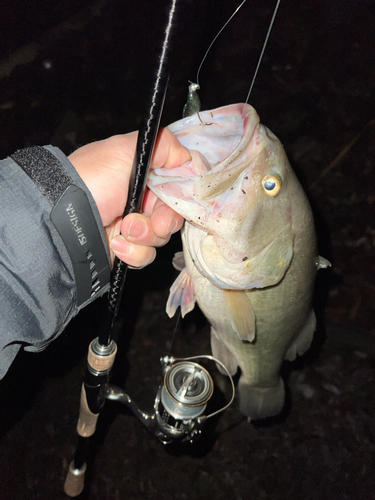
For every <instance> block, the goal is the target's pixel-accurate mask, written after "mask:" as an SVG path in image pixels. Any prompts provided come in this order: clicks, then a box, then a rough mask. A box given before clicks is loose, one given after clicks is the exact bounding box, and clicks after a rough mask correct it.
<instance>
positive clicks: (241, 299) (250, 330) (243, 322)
mask: <svg viewBox="0 0 375 500" xmlns="http://www.w3.org/2000/svg"><path fill="white" fill-rule="evenodd" d="M223 291H224V299H225V305H226V308H227V313H228V315H229V319H230V322H231V325H232V328H233V330H234V331H235V332H236V333H237V334H238V336H239V338H240V340H246V341H247V342H252V341H253V340H254V339H255V315H254V310H253V306H252V305H251V302H250V299H249V297H248V296H247V295H246V292H245V291H244V290H223Z"/></svg>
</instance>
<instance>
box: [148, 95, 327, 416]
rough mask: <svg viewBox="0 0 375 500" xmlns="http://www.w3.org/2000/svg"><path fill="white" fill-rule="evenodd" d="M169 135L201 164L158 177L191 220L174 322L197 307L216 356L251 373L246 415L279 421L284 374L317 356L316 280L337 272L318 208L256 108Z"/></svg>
mask: <svg viewBox="0 0 375 500" xmlns="http://www.w3.org/2000/svg"><path fill="white" fill-rule="evenodd" d="M169 129H170V130H171V131H172V132H173V133H174V134H175V135H176V136H177V138H178V139H179V140H180V142H181V143H182V144H183V145H185V146H186V147H188V148H189V149H190V150H192V157H193V159H192V161H190V162H188V163H186V164H184V165H181V166H180V167H177V168H174V169H163V168H161V169H158V170H155V171H153V172H152V173H151V174H150V177H149V184H148V185H149V187H150V189H151V190H152V191H153V192H154V193H155V194H156V195H157V196H158V197H159V198H161V199H162V200H163V201H164V202H165V203H166V204H167V205H169V206H170V207H172V208H173V209H174V210H176V212H178V213H180V214H181V215H182V216H183V217H184V218H185V219H186V222H185V224H184V227H183V230H182V231H181V234H182V242H183V259H182V258H181V255H180V256H178V255H177V256H176V258H175V261H174V262H175V267H178V268H180V269H182V270H181V273H180V275H179V277H178V278H177V280H176V282H175V283H174V284H173V286H172V288H171V290H170V296H169V299H168V303H167V313H168V315H169V316H173V314H174V313H175V311H176V309H177V308H178V306H181V312H182V316H184V315H185V314H186V313H187V312H189V311H191V310H192V309H193V307H194V305H195V302H197V303H198V305H199V307H200V308H201V310H202V311H203V313H204V314H205V316H206V317H207V319H208V321H209V322H210V324H211V347H212V353H213V355H214V356H215V357H216V358H218V359H219V360H220V361H221V362H222V363H224V365H225V366H226V367H227V368H228V370H229V372H230V373H231V374H235V373H236V371H237V369H238V367H239V368H240V369H241V376H240V379H239V383H238V388H237V389H238V393H239V399H240V410H241V412H242V413H244V414H245V415H247V416H249V417H250V418H252V419H260V418H265V417H269V416H272V415H275V414H277V413H279V412H280V410H281V409H282V407H283V404H284V392H285V391H284V383H283V381H282V379H281V378H280V367H281V364H282V362H283V360H284V359H286V360H289V361H292V360H294V359H295V357H296V356H297V355H301V354H303V353H304V352H305V351H306V350H307V349H308V348H309V347H310V344H311V341H312V337H313V334H314V330H315V326H316V320H315V314H314V312H313V310H312V305H311V302H312V294H313V286H314V280H315V275H316V271H317V269H319V268H320V267H327V266H328V265H329V262H328V261H326V260H325V259H323V258H321V257H319V256H318V253H317V245H316V236H315V229H314V221H313V217H312V213H311V208H310V205H309V203H308V200H307V198H306V195H305V193H304V191H303V189H302V187H301V185H300V184H299V182H298V180H297V178H296V176H295V174H294V172H293V170H292V168H291V166H290V164H289V162H288V159H287V157H286V154H285V152H284V149H283V147H282V145H281V143H280V141H279V140H278V139H277V137H276V136H275V135H274V134H273V133H272V132H271V131H270V130H268V129H267V128H266V127H265V126H263V125H261V124H260V123H259V117H258V115H257V113H256V111H255V109H254V108H252V107H251V106H249V105H247V104H235V105H230V106H225V107H222V108H218V109H215V110H212V111H205V112H201V113H200V118H199V117H198V116H197V115H194V116H190V117H188V118H184V119H182V120H180V121H178V122H176V123H173V124H172V125H170V126H169ZM183 261H184V262H183ZM219 369H220V367H219Z"/></svg>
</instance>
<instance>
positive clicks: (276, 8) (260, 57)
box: [245, 0, 281, 103]
mask: <svg viewBox="0 0 375 500" xmlns="http://www.w3.org/2000/svg"><path fill="white" fill-rule="evenodd" d="M280 2H281V0H277V3H276V7H275V10H274V11H273V15H272V19H271V22H270V25H269V27H268V31H267V35H266V39H265V40H264V44H263V48H262V52H261V53H260V56H259V61H258V64H257V67H256V69H255V73H254V76H253V81H252V82H251V85H250V89H249V92H248V94H247V97H246V101H245V103H247V102H248V100H249V97H250V94H251V91H252V90H253V86H254V82H255V78H256V77H257V74H258V70H259V66H260V63H261V62H262V59H263V54H264V51H265V49H266V45H267V42H268V38H269V36H270V33H271V30H272V26H273V22H274V20H275V17H276V14H277V10H278V8H279V5H280Z"/></svg>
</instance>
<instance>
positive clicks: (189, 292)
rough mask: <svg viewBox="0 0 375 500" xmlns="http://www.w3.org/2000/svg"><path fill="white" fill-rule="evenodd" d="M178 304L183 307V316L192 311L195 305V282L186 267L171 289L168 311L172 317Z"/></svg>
mask: <svg viewBox="0 0 375 500" xmlns="http://www.w3.org/2000/svg"><path fill="white" fill-rule="evenodd" d="M178 306H180V307H181V316H182V317H184V316H185V314H187V313H189V312H190V311H192V310H193V309H194V306H195V294H194V288H193V282H192V280H191V278H190V276H189V274H188V272H187V270H186V267H185V268H184V269H183V270H182V271H181V272H180V274H179V275H178V277H177V279H176V281H175V282H174V283H173V285H172V286H171V288H170V290H169V297H168V301H167V307H166V311H167V314H168V316H169V317H170V318H171V317H172V316H174V315H175V312H176V310H177V308H178Z"/></svg>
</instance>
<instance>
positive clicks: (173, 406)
mask: <svg viewBox="0 0 375 500" xmlns="http://www.w3.org/2000/svg"><path fill="white" fill-rule="evenodd" d="M198 358H208V359H211V360H214V361H216V362H219V363H220V361H218V360H216V359H215V358H213V357H212V356H197V357H194V358H184V359H180V360H175V359H174V358H171V357H168V356H165V357H164V358H161V360H160V361H161V364H162V366H163V370H164V372H165V374H164V381H163V384H162V385H160V387H159V389H158V392H157V395H156V399H155V404H154V411H155V417H156V421H157V423H158V430H157V431H156V433H155V434H156V436H157V437H158V439H159V440H160V441H162V442H163V443H164V444H167V443H170V442H171V441H193V440H195V439H196V438H197V437H199V435H200V434H201V429H202V426H203V424H204V422H205V421H206V420H207V418H209V417H212V416H213V415H215V414H216V413H219V412H221V411H223V410H224V409H226V408H227V407H228V406H229V405H230V404H231V403H232V401H233V398H234V391H235V389H234V385H233V380H232V377H231V376H230V374H229V373H228V371H227V370H226V368H225V367H224V365H222V366H223V367H224V369H225V370H226V371H227V373H228V375H229V377H230V380H231V382H232V389H233V394H232V398H231V401H230V402H229V403H228V405H226V406H225V407H224V408H221V409H220V410H218V411H216V412H214V413H212V414H210V415H208V416H205V415H203V413H204V411H205V410H206V407H207V403H208V401H209V399H210V398H211V396H212V394H213V392H214V383H213V380H212V378H211V375H210V374H209V372H208V371H207V370H206V369H205V368H203V366H201V365H199V364H198V363H194V362H192V361H191V360H192V359H198ZM176 361H177V362H176ZM220 364H221V363H220Z"/></svg>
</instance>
